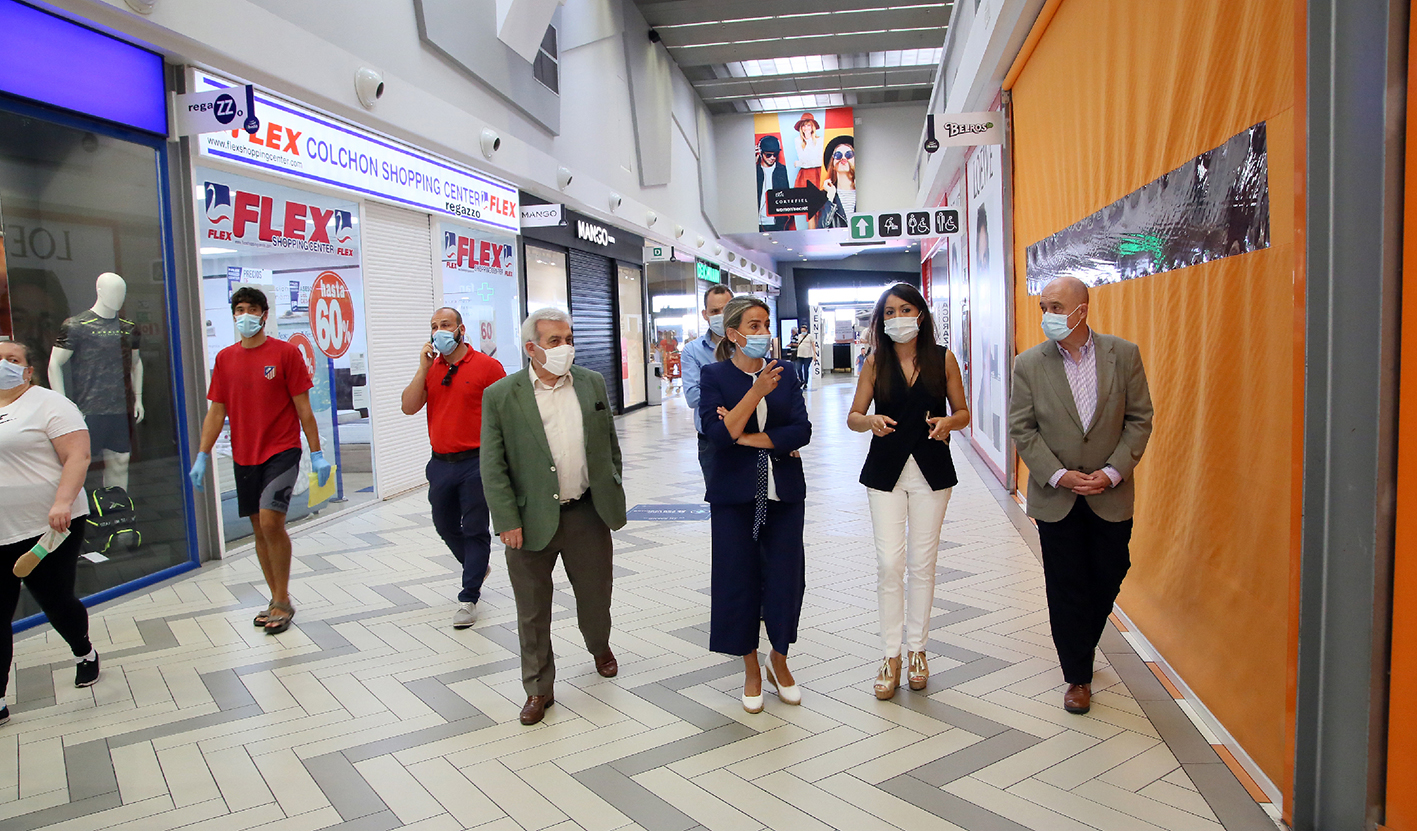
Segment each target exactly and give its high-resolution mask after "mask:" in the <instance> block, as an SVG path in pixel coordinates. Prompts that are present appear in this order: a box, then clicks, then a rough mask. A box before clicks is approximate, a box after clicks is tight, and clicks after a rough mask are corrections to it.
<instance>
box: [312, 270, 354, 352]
mask: <svg viewBox="0 0 1417 831" xmlns="http://www.w3.org/2000/svg"><path fill="white" fill-rule="evenodd" d="M310 331H311V332H312V333H313V334H314V335H315V345H316V346H317V347H319V349H320V351H321V352H323V353H325V354H326V355H327V356H329V357H331V358H338V357H339V356H341V355H343V354H344V353H345V352H348V351H349V345H350V343H351V342H352V341H353V340H354V300H353V298H351V297H350V294H349V286H347V285H345V282H344V280H342V279H340V276H339V275H338V274H336V273H334V272H333V271H325V272H322V273H321V274H320V276H319V277H316V278H315V283H314V285H312V286H311V287H310Z"/></svg>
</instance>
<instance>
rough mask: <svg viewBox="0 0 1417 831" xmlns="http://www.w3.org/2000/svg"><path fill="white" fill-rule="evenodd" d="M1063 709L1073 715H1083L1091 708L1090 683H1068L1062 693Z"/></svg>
mask: <svg viewBox="0 0 1417 831" xmlns="http://www.w3.org/2000/svg"><path fill="white" fill-rule="evenodd" d="M1063 709H1064V710H1067V711H1068V712H1070V713H1072V714H1074V715H1079V716H1080V715H1083V714H1085V713H1086V712H1087V711H1088V710H1091V709H1092V685H1091V684H1070V685H1068V691H1067V692H1065V693H1063Z"/></svg>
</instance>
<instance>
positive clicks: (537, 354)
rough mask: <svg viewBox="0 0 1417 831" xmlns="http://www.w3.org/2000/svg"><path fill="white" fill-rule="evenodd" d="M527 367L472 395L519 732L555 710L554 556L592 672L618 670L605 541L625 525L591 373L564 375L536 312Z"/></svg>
mask: <svg viewBox="0 0 1417 831" xmlns="http://www.w3.org/2000/svg"><path fill="white" fill-rule="evenodd" d="M522 342H523V344H524V348H525V350H526V353H527V355H528V356H530V358H531V366H529V367H527V370H526V371H525V372H515V373H513V374H511V375H508V376H507V377H506V378H503V379H502V380H500V381H498V382H497V383H495V384H493V385H492V386H490V387H488V388H487V389H486V391H485V392H483V394H482V449H481V462H482V488H483V491H484V493H485V494H486V497H487V507H488V509H489V510H490V513H491V514H492V527H493V529H495V530H496V531H497V535H498V537H500V538H501V540H502V543H503V544H504V545H506V547H507V574H508V576H510V577H511V580H512V593H513V594H514V595H515V597H516V601H517V634H518V636H519V637H520V640H521V651H522V687H523V688H524V689H525V690H526V694H527V699H526V705H525V706H524V707H522V712H521V722H522V724H536V723H537V722H539V721H541V719H542V717H543V716H544V715H545V713H546V708H547V707H550V706H551V705H552V704H554V703H555V695H554V692H553V689H552V685H553V683H554V682H555V680H556V664H555V659H554V656H553V654H552V651H551V600H552V582H551V570H552V568H553V567H554V566H555V565H556V557H557V556H558V555H559V556H560V557H561V559H562V562H563V563H564V565H565V567H566V576H567V577H569V578H570V581H571V588H572V590H573V591H574V592H575V595H576V617H577V620H578V622H579V623H580V627H581V635H582V636H583V637H584V638H585V645H586V649H588V650H590V654H591V655H593V656H595V669H596V671H597V672H599V673H600V674H601V675H603V676H604V677H606V678H611V677H614V675H615V674H616V672H618V670H619V667H618V665H617V664H616V662H615V654H614V653H613V652H611V651H610V589H611V553H612V546H611V538H610V532H611V531H612V530H614V529H617V528H621V527H623V526H624V525H625V489H624V487H623V486H622V485H621V464H620V441H619V439H618V438H617V437H616V435H615V424H614V422H613V420H612V417H611V413H610V401H609V399H608V398H607V396H606V393H605V379H604V378H602V377H600V373H598V372H593V371H591V370H589V369H585V368H584V367H579V366H574V365H573V364H572V361H573V360H574V359H575V346H574V337H573V334H572V331H571V318H570V316H568V315H567V314H566V313H565V312H562V311H560V310H558V309H540V310H538V311H535V312H532V313H531V314H530V315H528V316H527V319H526V322H525V323H523V324H522Z"/></svg>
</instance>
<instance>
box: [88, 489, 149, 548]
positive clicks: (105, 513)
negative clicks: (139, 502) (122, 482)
mask: <svg viewBox="0 0 1417 831" xmlns="http://www.w3.org/2000/svg"><path fill="white" fill-rule="evenodd" d="M84 521H85V522H86V523H88V527H87V529H86V532H85V534H84V547H85V548H87V549H88V550H90V551H96V552H98V553H100V554H111V553H113V552H115V551H116V550H117V548H118V546H120V545H121V546H123V547H124V548H126V549H127V550H129V551H132V550H133V549H135V548H137V547H138V546H140V545H142V544H143V535H142V532H140V531H139V530H138V529H137V527H136V526H137V524H138V515H137V513H136V512H134V510H133V500H132V499H131V498H129V496H128V492H127V491H125V490H124V489H122V488H119V487H111V488H94V489H93V490H92V491H91V492H90V493H89V515H88V516H86V517H84Z"/></svg>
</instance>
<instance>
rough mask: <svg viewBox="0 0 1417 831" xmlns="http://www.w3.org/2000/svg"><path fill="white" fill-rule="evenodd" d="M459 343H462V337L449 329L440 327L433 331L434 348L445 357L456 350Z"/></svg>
mask: <svg viewBox="0 0 1417 831" xmlns="http://www.w3.org/2000/svg"><path fill="white" fill-rule="evenodd" d="M459 343H462V338H460V337H458V336H457V335H455V334H453V333H452V332H449V331H448V330H447V329H439V330H438V331H436V332H434V333H433V348H434V349H436V350H438V354H439V355H442V356H443V357H444V358H446V357H448V356H449V355H451V354H453V353H454V352H456V351H457V348H458V344H459Z"/></svg>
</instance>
